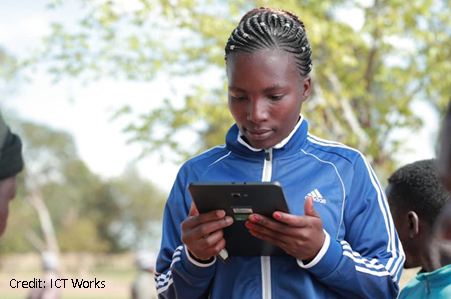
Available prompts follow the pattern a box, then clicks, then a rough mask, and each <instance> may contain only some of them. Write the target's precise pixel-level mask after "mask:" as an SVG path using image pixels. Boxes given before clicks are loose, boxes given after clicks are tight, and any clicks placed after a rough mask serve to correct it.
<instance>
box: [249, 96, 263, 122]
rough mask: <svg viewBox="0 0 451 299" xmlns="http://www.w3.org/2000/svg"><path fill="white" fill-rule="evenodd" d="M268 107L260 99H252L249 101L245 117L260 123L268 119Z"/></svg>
mask: <svg viewBox="0 0 451 299" xmlns="http://www.w3.org/2000/svg"><path fill="white" fill-rule="evenodd" d="M267 109H268V107H267V104H266V103H265V102H264V101H262V100H253V101H250V103H249V110H248V115H247V119H248V120H249V121H252V122H254V123H261V122H264V121H266V120H267V119H268V110H267Z"/></svg>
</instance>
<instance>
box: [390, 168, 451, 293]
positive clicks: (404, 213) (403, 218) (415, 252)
mask: <svg viewBox="0 0 451 299" xmlns="http://www.w3.org/2000/svg"><path fill="white" fill-rule="evenodd" d="M386 194H387V199H388V202H389V204H390V209H391V212H392V215H393V219H394V221H395V226H396V229H397V231H398V234H399V238H400V239H401V242H402V245H403V247H404V252H405V254H406V261H405V264H404V268H406V269H409V268H415V267H421V270H420V272H418V274H417V275H416V277H415V278H413V279H412V280H411V281H409V283H408V284H407V286H406V287H405V288H403V289H402V290H401V292H400V294H399V297H398V298H400V299H404V298H409V299H410V298H411V299H415V298H424V299H426V298H431V299H449V298H451V246H449V245H448V244H446V243H444V242H442V240H441V239H440V238H438V237H437V235H436V234H435V233H434V226H435V225H436V222H437V218H438V217H439V215H440V213H441V211H443V209H444V208H445V205H446V203H447V202H448V201H449V200H450V199H451V193H450V192H448V191H447V190H446V189H445V187H444V186H443V184H442V182H441V181H440V179H439V176H438V173H437V169H436V161H435V160H433V159H430V160H421V161H417V162H414V163H411V164H407V165H405V166H403V167H401V168H399V169H398V170H396V171H395V172H394V173H393V174H392V175H391V176H390V177H389V179H388V186H387V188H386Z"/></svg>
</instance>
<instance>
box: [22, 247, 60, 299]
mask: <svg viewBox="0 0 451 299" xmlns="http://www.w3.org/2000/svg"><path fill="white" fill-rule="evenodd" d="M41 258H42V269H43V270H44V275H43V277H42V281H43V284H42V285H41V287H37V288H33V289H32V290H31V292H30V295H29V296H28V299H60V298H61V289H60V288H56V287H55V282H56V280H57V279H58V278H60V277H58V274H57V271H58V258H57V256H56V255H55V254H54V253H53V252H50V251H44V252H43V253H42V254H41ZM52 282H53V284H52ZM51 286H53V287H51Z"/></svg>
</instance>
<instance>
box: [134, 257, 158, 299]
mask: <svg viewBox="0 0 451 299" xmlns="http://www.w3.org/2000/svg"><path fill="white" fill-rule="evenodd" d="M136 266H137V267H138V269H139V273H138V276H137V277H136V279H135V281H134V282H133V285H132V299H156V298H157V293H156V289H155V278H154V268H155V255H154V253H152V252H149V251H139V252H137V253H136Z"/></svg>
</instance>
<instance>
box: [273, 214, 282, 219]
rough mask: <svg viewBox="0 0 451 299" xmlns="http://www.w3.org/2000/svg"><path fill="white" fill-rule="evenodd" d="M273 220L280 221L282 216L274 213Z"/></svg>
mask: <svg viewBox="0 0 451 299" xmlns="http://www.w3.org/2000/svg"><path fill="white" fill-rule="evenodd" d="M274 218H276V219H279V220H280V219H282V215H281V214H279V213H274Z"/></svg>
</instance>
